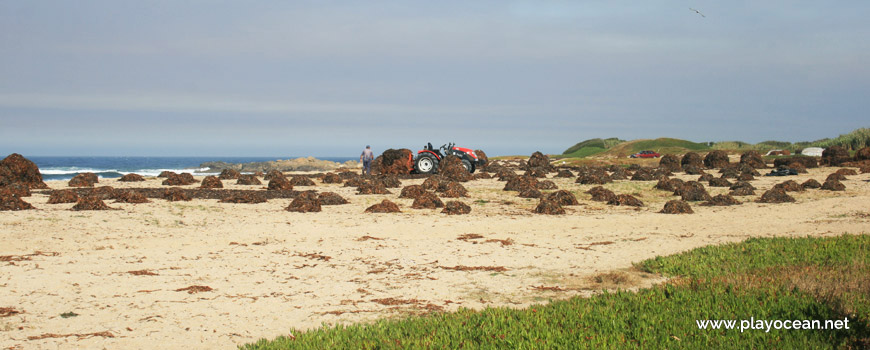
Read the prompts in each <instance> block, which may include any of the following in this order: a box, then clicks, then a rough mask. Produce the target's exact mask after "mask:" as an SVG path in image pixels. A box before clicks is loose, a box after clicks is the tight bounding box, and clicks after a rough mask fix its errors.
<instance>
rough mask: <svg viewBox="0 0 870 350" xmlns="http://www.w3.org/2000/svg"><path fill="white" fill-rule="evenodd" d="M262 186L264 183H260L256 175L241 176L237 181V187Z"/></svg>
mask: <svg viewBox="0 0 870 350" xmlns="http://www.w3.org/2000/svg"><path fill="white" fill-rule="evenodd" d="M262 184H263V183H262V182H260V179H258V178H257V176H256V175H240V176H239V178H238V180H236V185H247V186H253V185H262Z"/></svg>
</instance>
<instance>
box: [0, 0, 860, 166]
mask: <svg viewBox="0 0 870 350" xmlns="http://www.w3.org/2000/svg"><path fill="white" fill-rule="evenodd" d="M690 7H692V8H696V9H698V10H700V11H701V12H702V13H703V14H704V15H705V16H706V17H702V16H701V15H699V14H697V13H695V12H693V11H690V10H689V8H690ZM867 15H870V2H868V1H837V2H835V3H831V2H823V1H712V0H696V1H689V2H685V1H541V0H536V1H504V0H497V1H408V0H403V1H353V2H351V1H326V0H318V1H264V0H258V1H235V0H233V1H217V0H208V1H197V0H185V1H177V0H166V1H143V0H135V1H127V0H105V1H88V0H79V1H32V0H7V1H0V153H3V154H8V153H11V152H18V153H22V154H25V155H178V156H181V155H203V156H206V155H207V156H214V155H228V156H229V155H241V156H255V155H262V156H273V155H274V156H279V155H290V156H302V155H315V156H351V157H352V156H356V155H358V154H359V152H360V150H361V149H362V148H363V147H364V146H365V145H366V144H371V145H372V146H373V148H375V150H376V152H378V153H380V151H382V150H383V149H385V148H412V149H416V148H419V147H420V146H422V145H423V144H424V143H426V142H432V143H433V144H437V145H440V144H442V143H446V142H449V141H455V142H457V143H458V144H460V145H463V146H467V147H471V148H479V149H483V150H485V151H487V153H489V154H501V155H503V154H530V153H532V152H533V151H536V150H541V151H544V152H546V153H561V151H563V150H564V149H565V148H568V147H569V146H571V145H573V144H574V143H576V142H578V141H581V140H584V139H588V138H594V137H619V138H622V139H638V138H656V137H676V138H683V139H689V140H692V141H698V142H700V141H722V140H743V141H749V142H758V141H763V140H770V139H776V140H785V141H804V140H815V139H819V138H823V137H834V136H837V135H838V134H841V133H846V132H849V131H851V130H853V129H855V128H858V127H868V126H870V123H868V120H870V117H868V113H867V111H868V110H870V102H868V101H870V98H868V97H870V68H868V62H870V20H868V19H867Z"/></svg>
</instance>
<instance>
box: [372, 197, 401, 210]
mask: <svg viewBox="0 0 870 350" xmlns="http://www.w3.org/2000/svg"><path fill="white" fill-rule="evenodd" d="M365 212H366V213H401V210H399V206H398V205H397V204H396V203H393V202H390V201H389V200H387V199H384V200H383V201H381V202H380V203H378V204H375V205H372V206H370V207H368V208H366V210H365Z"/></svg>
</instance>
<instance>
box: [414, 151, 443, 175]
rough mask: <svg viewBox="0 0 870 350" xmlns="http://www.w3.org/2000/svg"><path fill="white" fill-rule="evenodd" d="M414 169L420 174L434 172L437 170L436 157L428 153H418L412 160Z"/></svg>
mask: <svg viewBox="0 0 870 350" xmlns="http://www.w3.org/2000/svg"><path fill="white" fill-rule="evenodd" d="M414 170H417V172H418V173H420V174H434V173H435V172H436V171H437V170H438V159H436V158H435V157H434V156H432V155H429V154H423V155H420V156H419V157H417V160H416V161H415V162H414Z"/></svg>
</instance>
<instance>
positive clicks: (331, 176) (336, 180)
mask: <svg viewBox="0 0 870 350" xmlns="http://www.w3.org/2000/svg"><path fill="white" fill-rule="evenodd" d="M321 181H323V183H325V184H340V183H341V182H342V181H343V180H342V179H341V176H339V175H338V174H336V173H326V174H325V175H323V178H322V179H321Z"/></svg>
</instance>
